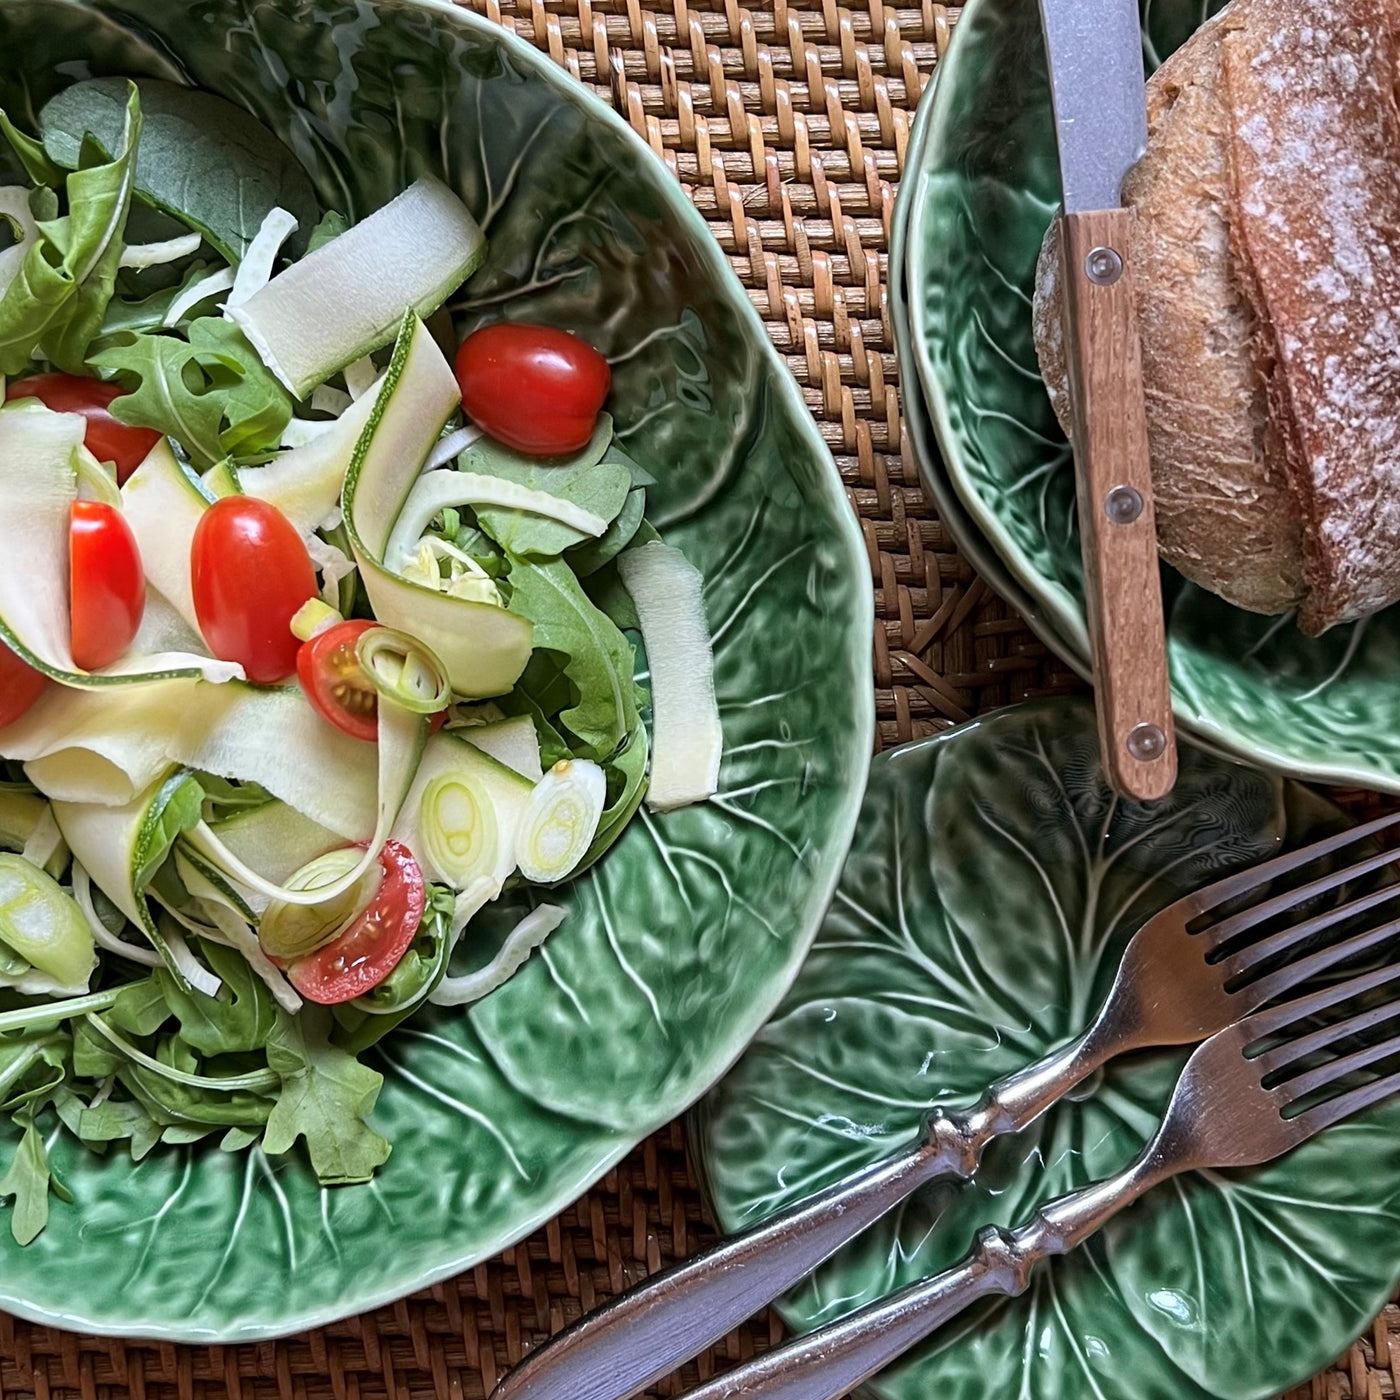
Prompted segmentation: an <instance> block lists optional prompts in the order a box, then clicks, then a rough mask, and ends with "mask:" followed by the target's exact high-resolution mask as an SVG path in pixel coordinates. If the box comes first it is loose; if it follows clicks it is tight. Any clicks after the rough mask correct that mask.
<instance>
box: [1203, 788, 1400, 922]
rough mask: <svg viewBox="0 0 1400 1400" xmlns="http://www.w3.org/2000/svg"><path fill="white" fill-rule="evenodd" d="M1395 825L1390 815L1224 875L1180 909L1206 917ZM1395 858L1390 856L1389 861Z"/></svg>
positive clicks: (1396, 817) (1396, 816)
mask: <svg viewBox="0 0 1400 1400" xmlns="http://www.w3.org/2000/svg"><path fill="white" fill-rule="evenodd" d="M1398 822H1400V812H1393V813H1391V815H1390V816H1388V817H1377V818H1376V819H1375V821H1371V822H1367V823H1365V825H1363V826H1354V827H1350V828H1348V829H1347V830H1346V831H1339V832H1338V833H1337V834H1336V835H1335V836H1328V837H1326V838H1324V839H1323V840H1321V841H1317V842H1314V844H1313V845H1311V846H1304V847H1303V848H1302V849H1301V850H1297V851H1288V852H1286V853H1285V854H1283V855H1281V856H1275V857H1274V858H1273V859H1272V860H1266V861H1265V862H1264V863H1263V865H1254V866H1251V867H1249V869H1247V870H1237V871H1236V872H1235V873H1234V874H1233V875H1226V876H1225V877H1224V878H1223V879H1220V880H1217V881H1216V882H1215V883H1214V884H1213V885H1207V886H1206V887H1205V888H1204V889H1202V890H1197V891H1196V892H1195V893H1194V894H1191V895H1188V896H1187V897H1186V898H1185V899H1183V900H1182V901H1181V904H1182V907H1183V908H1184V909H1187V910H1189V911H1191V912H1190V913H1188V917H1191V918H1194V917H1195V916H1196V915H1198V914H1204V913H1207V912H1208V911H1209V910H1211V909H1214V908H1215V907H1216V906H1217V905H1220V904H1224V903H1225V902H1226V901H1227V900H1231V899H1234V898H1235V897H1236V896H1237V895H1242V894H1248V893H1249V891H1250V890H1253V889H1258V888H1259V886H1260V885H1264V884H1267V883H1268V882H1269V881H1270V880H1272V879H1273V878H1274V877H1275V876H1277V875H1287V874H1288V872H1289V871H1290V870H1297V869H1298V868H1299V867H1300V866H1303V865H1307V864H1308V863H1309V861H1314V860H1319V859H1320V858H1321V857H1323V856H1329V855H1332V854H1333V853H1335V852H1337V851H1340V850H1344V849H1345V848H1346V847H1347V846H1350V845H1353V844H1354V843H1355V842H1357V841H1363V840H1365V839H1366V838H1367V837H1368V836H1375V835H1377V834H1378V833H1380V832H1382V831H1387V830H1389V829H1390V828H1391V827H1392V826H1395V825H1396V823H1398ZM1396 858H1397V857H1395V856H1392V859H1396Z"/></svg>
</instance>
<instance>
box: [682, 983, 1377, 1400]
mask: <svg viewBox="0 0 1400 1400" xmlns="http://www.w3.org/2000/svg"><path fill="white" fill-rule="evenodd" d="M1397 981H1400V962H1396V963H1391V964H1390V965H1388V966H1386V967H1383V968H1380V969H1377V970H1375V971H1372V972H1368V973H1365V974H1363V975H1361V976H1359V977H1355V978H1353V979H1352V980H1351V981H1349V982H1344V983H1340V984H1338V985H1334V986H1331V987H1327V988H1325V989H1323V990H1321V991H1318V992H1314V993H1312V994H1311V995H1308V996H1303V997H1300V998H1298V999H1297V1000H1295V1001H1292V1002H1288V1003H1286V1004H1284V1005H1282V1006H1276V1007H1272V1008H1270V1009H1269V1010H1266V1011H1257V1012H1255V1014H1254V1015H1252V1016H1250V1017H1247V1018H1246V1019H1245V1020H1243V1021H1241V1022H1239V1023H1238V1024H1236V1025H1233V1026H1230V1027H1229V1028H1227V1029H1226V1030H1223V1031H1220V1032H1219V1033H1218V1034H1216V1035H1214V1036H1212V1037H1211V1039H1209V1040H1208V1041H1206V1042H1205V1044H1204V1045H1202V1046H1201V1047H1200V1048H1199V1049H1198V1050H1197V1051H1196V1053H1195V1054H1194V1055H1192V1057H1191V1059H1190V1060H1189V1061H1188V1062H1187V1065H1186V1068H1185V1069H1184V1070H1183V1071H1182V1074H1181V1078H1180V1079H1179V1080H1178V1081H1177V1085H1176V1091H1175V1092H1174V1093H1173V1094H1172V1099H1171V1103H1170V1105H1169V1106H1168V1108H1167V1113H1166V1117H1165V1118H1164V1119H1163V1120H1162V1125H1161V1127H1160V1128H1159V1129H1158V1130H1157V1135H1156V1137H1154V1138H1153V1139H1152V1141H1151V1142H1150V1143H1148V1145H1147V1146H1146V1147H1145V1148H1144V1149H1143V1150H1142V1153H1141V1154H1140V1155H1139V1157H1138V1158H1137V1160H1136V1161H1135V1162H1133V1164H1132V1165H1131V1166H1129V1167H1127V1168H1126V1169H1125V1170H1123V1171H1121V1172H1119V1173H1118V1174H1117V1175H1116V1176H1111V1177H1108V1178H1107V1179H1106V1180H1104V1181H1099V1182H1096V1183H1094V1184H1093V1185H1092V1186H1086V1187H1085V1188H1084V1189H1083V1190H1081V1191H1076V1192H1074V1193H1073V1194H1072V1195H1068V1196H1061V1197H1060V1198H1059V1199H1058V1200H1055V1201H1051V1202H1049V1203H1048V1204H1047V1205H1043V1206H1041V1208H1040V1209H1039V1210H1038V1211H1037V1212H1036V1213H1035V1215H1034V1216H1033V1217H1032V1218H1031V1220H1030V1221H1029V1222H1028V1223H1027V1224H1025V1225H1022V1226H1021V1227H1020V1229H1018V1230H1012V1231H1006V1230H1002V1229H1000V1228H998V1227H995V1226H992V1227H989V1228H988V1229H985V1230H983V1231H982V1233H981V1234H980V1235H979V1236H978V1243H977V1247H976V1249H974V1250H973V1252H972V1253H971V1254H969V1255H968V1257H967V1258H966V1259H965V1260H964V1261H963V1262H962V1263H961V1264H958V1265H956V1266H955V1267H954V1268H952V1269H949V1270H947V1271H946V1272H945V1273H941V1274H938V1275H936V1276H935V1277H933V1278H929V1279H924V1280H922V1281H921V1282H919V1283H915V1284H911V1285H910V1286H909V1287H907V1288H904V1289H901V1290H900V1291H899V1292H897V1293H892V1294H891V1295H890V1296H889V1297H888V1298H884V1299H881V1300H880V1301H879V1302H878V1303H872V1304H870V1305H869V1306H868V1307H865V1308H862V1309H860V1310H859V1311H858V1312H855V1313H852V1314H851V1315H850V1316H849V1317H847V1318H845V1319H843V1320H842V1321H840V1322H837V1323H834V1324H832V1325H831V1326H830V1327H823V1328H820V1329H818V1330H817V1331H815V1332H811V1333H809V1334H808V1335H807V1336H805V1337H801V1338H798V1339H797V1340H796V1341H793V1342H789V1343H788V1344H787V1345H785V1346H781V1347H778V1348H776V1349H775V1350H773V1351H770V1352H767V1353H766V1354H765V1355H763V1356H761V1357H759V1358H758V1359H757V1360H756V1361H752V1362H749V1363H748V1364H747V1365H744V1366H740V1367H738V1368H737V1369H735V1370H733V1371H730V1372H729V1373H728V1374H726V1375H723V1376H720V1377H718V1378H717V1379H716V1380H713V1381H710V1382H708V1383H706V1384H705V1385H702V1386H699V1387H698V1388H696V1389H695V1390H690V1391H687V1392H686V1393H685V1394H684V1395H683V1396H682V1397H681V1400H839V1397H840V1396H843V1395H845V1394H846V1393H847V1392H848V1391H850V1390H852V1389H854V1388H855V1387H856V1386H858V1385H859V1384H860V1383H861V1382H862V1381H864V1380H866V1379H867V1378H868V1377H870V1376H872V1375H873V1374H874V1373H875V1372H876V1371H879V1370H881V1369H882V1368H883V1367H885V1366H888V1365H889V1364H890V1363H891V1362H892V1361H894V1360H896V1359H897V1358H898V1357H900V1356H902V1355H903V1354H904V1353H905V1352H906V1351H908V1350H909V1348H910V1347H912V1346H913V1345H914V1344H915V1343H916V1342H919V1341H921V1340H922V1339H923V1338H924V1337H926V1336H928V1334H929V1333H930V1332H932V1331H934V1330H935V1329H936V1328H938V1327H940V1326H942V1325H943V1323H945V1322H947V1321H948V1320H949V1319H950V1318H952V1317H954V1316H956V1315H957V1314H958V1313H960V1312H962V1311H963V1309H964V1308H967V1307H969V1306H970V1305H971V1304H973V1303H974V1302H976V1301H977V1300H978V1299H979V1298H985V1297H988V1296H990V1295H991V1294H996V1293H1003V1294H1006V1295H1007V1296H1008V1297H1013V1298H1014V1297H1017V1296H1018V1295H1020V1294H1021V1293H1024V1292H1025V1290H1026V1289H1027V1287H1029V1285H1030V1276H1031V1272H1032V1271H1033V1270H1034V1269H1035V1267H1036V1266H1037V1265H1038V1264H1040V1263H1042V1262H1044V1261H1045V1260H1046V1259H1048V1258H1050V1257H1051V1256H1053V1255H1056V1254H1067V1253H1069V1251H1070V1250H1072V1249H1076V1248H1078V1246H1079V1245H1081V1244H1083V1242H1084V1241H1085V1240H1087V1239H1088V1238H1089V1236H1090V1235H1092V1234H1094V1233H1096V1232H1097V1231H1098V1230H1100V1229H1101V1228H1102V1227H1103V1226H1104V1225H1105V1224H1106V1223H1107V1222H1108V1221H1109V1220H1110V1219H1111V1218H1112V1217H1113V1216H1115V1215H1116V1214H1117V1213H1118V1212H1119V1211H1120V1210H1122V1209H1123V1208H1124V1207H1125V1206H1127V1205H1130V1204H1131V1203H1132V1202H1133V1201H1135V1200H1137V1198H1138V1197H1139V1196H1141V1195H1142V1194H1143V1193H1144V1192H1145V1191H1149V1190H1151V1189H1152V1187H1154V1186H1157V1185H1159V1184H1160V1183H1161V1182H1163V1181H1166V1180H1167V1179H1168V1178H1169V1177H1173V1176H1177V1175H1180V1174H1181V1173H1182V1172H1189V1171H1204V1170H1219V1169H1224V1168H1227V1167H1253V1166H1258V1165H1259V1164H1260V1163H1263V1162H1269V1161H1272V1160H1273V1159H1274V1158H1275V1157H1280V1156H1282V1155H1283V1154H1284V1153H1285V1152H1288V1151H1289V1150H1291V1149H1292V1148H1294V1147H1297V1146H1298V1145H1299V1144H1300V1143H1302V1142H1306V1141H1307V1139H1308V1138H1310V1137H1312V1136H1314V1134H1316V1133H1320V1132H1321V1131H1322V1130H1323V1129H1324V1128H1328V1127H1331V1126H1332V1125H1333V1124H1335V1123H1338V1122H1340V1121H1341V1120H1342V1119H1343V1118H1347V1117H1350V1116H1351V1115H1352V1114H1353V1113H1357V1112H1359V1111H1360V1110H1361V1109H1363V1108H1369V1107H1371V1106H1372V1105H1373V1104H1376V1103H1379V1102H1380V1101H1381V1100H1382V1099H1384V1098H1387V1097H1389V1096H1390V1095H1391V1094H1394V1093H1395V1092H1397V1091H1400V1068H1397V1063H1400V1062H1397V1061H1396V1059H1395V1057H1397V1056H1400V1034H1395V1033H1394V1032H1397V1031H1400V995H1395V996H1393V997H1392V999H1391V1000H1389V1001H1387V1002H1385V1003H1384V1004H1381V1005H1372V1006H1369V1007H1367V1008H1366V1009H1364V1010H1360V1011H1357V1012H1356V1013H1354V1014H1352V1015H1349V1016H1346V1017H1344V1018H1343V1019H1340V1020H1336V1021H1333V1022H1331V1023H1330V1024H1325V1025H1322V1026H1321V1027H1320V1028H1318V1029H1309V1028H1308V1023H1309V1022H1311V1021H1312V1020H1313V1019H1314V1018H1315V1017H1317V1016H1319V1015H1320V1014H1322V1013H1324V1012H1326V1011H1328V1010H1330V1009H1332V1008H1334V1007H1336V1006H1339V1005H1340V1004H1341V1003H1342V1002H1345V1001H1349V1000H1351V999H1352V998H1353V997H1356V996H1360V995H1364V994H1366V993H1370V992H1374V991H1376V990H1377V989H1378V988H1380V987H1382V986H1385V985H1386V984H1388V983H1394V982H1397ZM1392 990H1394V989H1392ZM1359 1035H1377V1036H1379V1035H1384V1036H1385V1038H1384V1039H1377V1040H1373V1041H1371V1042H1370V1043H1363V1044H1362V1045H1361V1047H1360V1048H1359V1049H1355V1050H1352V1051H1351V1052H1350V1053H1345V1054H1341V1055H1338V1056H1337V1057H1336V1058H1334V1059H1332V1060H1330V1061H1327V1062H1325V1063H1320V1064H1318V1063H1313V1062H1312V1061H1313V1057H1315V1056H1317V1055H1318V1054H1319V1052H1321V1051H1324V1050H1327V1049H1328V1048H1329V1047H1332V1046H1335V1045H1336V1044H1337V1042H1339V1041H1342V1040H1345V1039H1347V1038H1348V1037H1351V1036H1359ZM1280 1036H1282V1037H1284V1039H1283V1040H1282V1041H1281V1042H1278V1043H1275V1041H1276V1038H1277V1037H1280ZM1387 1060H1390V1061H1391V1065H1390V1066H1389V1068H1390V1070H1391V1072H1390V1073H1387V1074H1377V1075H1376V1077H1374V1078H1371V1079H1369V1080H1368V1081H1367V1082H1364V1083H1356V1082H1355V1080H1356V1078H1357V1077H1358V1076H1360V1075H1361V1074H1363V1073H1365V1072H1367V1071H1372V1070H1374V1069H1375V1067H1377V1066H1379V1065H1380V1064H1381V1063H1382V1062H1383V1061H1387ZM1348 1081H1351V1082H1352V1087H1347V1083H1348ZM1290 1111H1293V1112H1290ZM1285 1115H1288V1116H1285Z"/></svg>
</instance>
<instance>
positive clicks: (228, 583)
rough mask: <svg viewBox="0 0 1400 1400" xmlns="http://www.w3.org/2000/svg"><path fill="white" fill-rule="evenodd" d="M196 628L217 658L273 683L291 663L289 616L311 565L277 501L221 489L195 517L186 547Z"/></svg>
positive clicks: (310, 577) (312, 573) (312, 584)
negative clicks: (227, 493)
mask: <svg viewBox="0 0 1400 1400" xmlns="http://www.w3.org/2000/svg"><path fill="white" fill-rule="evenodd" d="M190 581H191V583H192V585H193V588H194V611H195V616H196V617H197V618H198V619H199V630H200V631H201V632H203V633H204V640H205V641H206V642H207V643H208V644H209V649H210V650H211V651H212V652H213V653H214V655H215V656H217V657H218V658H219V659H220V660H221V661H236V662H237V663H238V664H239V665H240V666H242V667H243V669H244V671H245V672H246V673H247V676H248V679H249V680H250V681H256V682H258V683H259V684H260V685H272V684H275V683H276V682H277V681H283V680H286V679H287V677H288V676H290V675H291V674H292V672H293V671H295V670H296V668H297V651H298V650H299V648H300V646H301V643H300V642H299V641H298V640H297V638H296V637H295V636H294V635H293V633H292V618H294V617H295V616H296V614H297V611H298V609H300V607H301V605H302V604H303V603H305V602H306V600H307V599H308V598H311V597H313V596H314V595H315V592H316V570H315V569H314V568H313V567H312V563H311V556H310V555H309V554H307V552H306V546H305V544H303V543H302V539H301V536H300V535H299V534H297V532H296V527H295V526H294V525H293V524H292V522H291V521H290V520H288V519H287V517H286V516H285V515H283V514H282V512H281V511H280V510H278V509H277V507H276V506H272V505H268V503H267V502H266V501H259V500H256V499H254V498H253V497H252V496H225V497H224V498H223V500H221V501H215V502H214V504H213V505H212V506H210V507H209V509H208V510H206V511H205V512H204V515H203V516H202V517H201V519H200V522H199V525H198V526H197V527H196V529H195V532H194V543H193V545H192V546H191V548H190Z"/></svg>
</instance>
